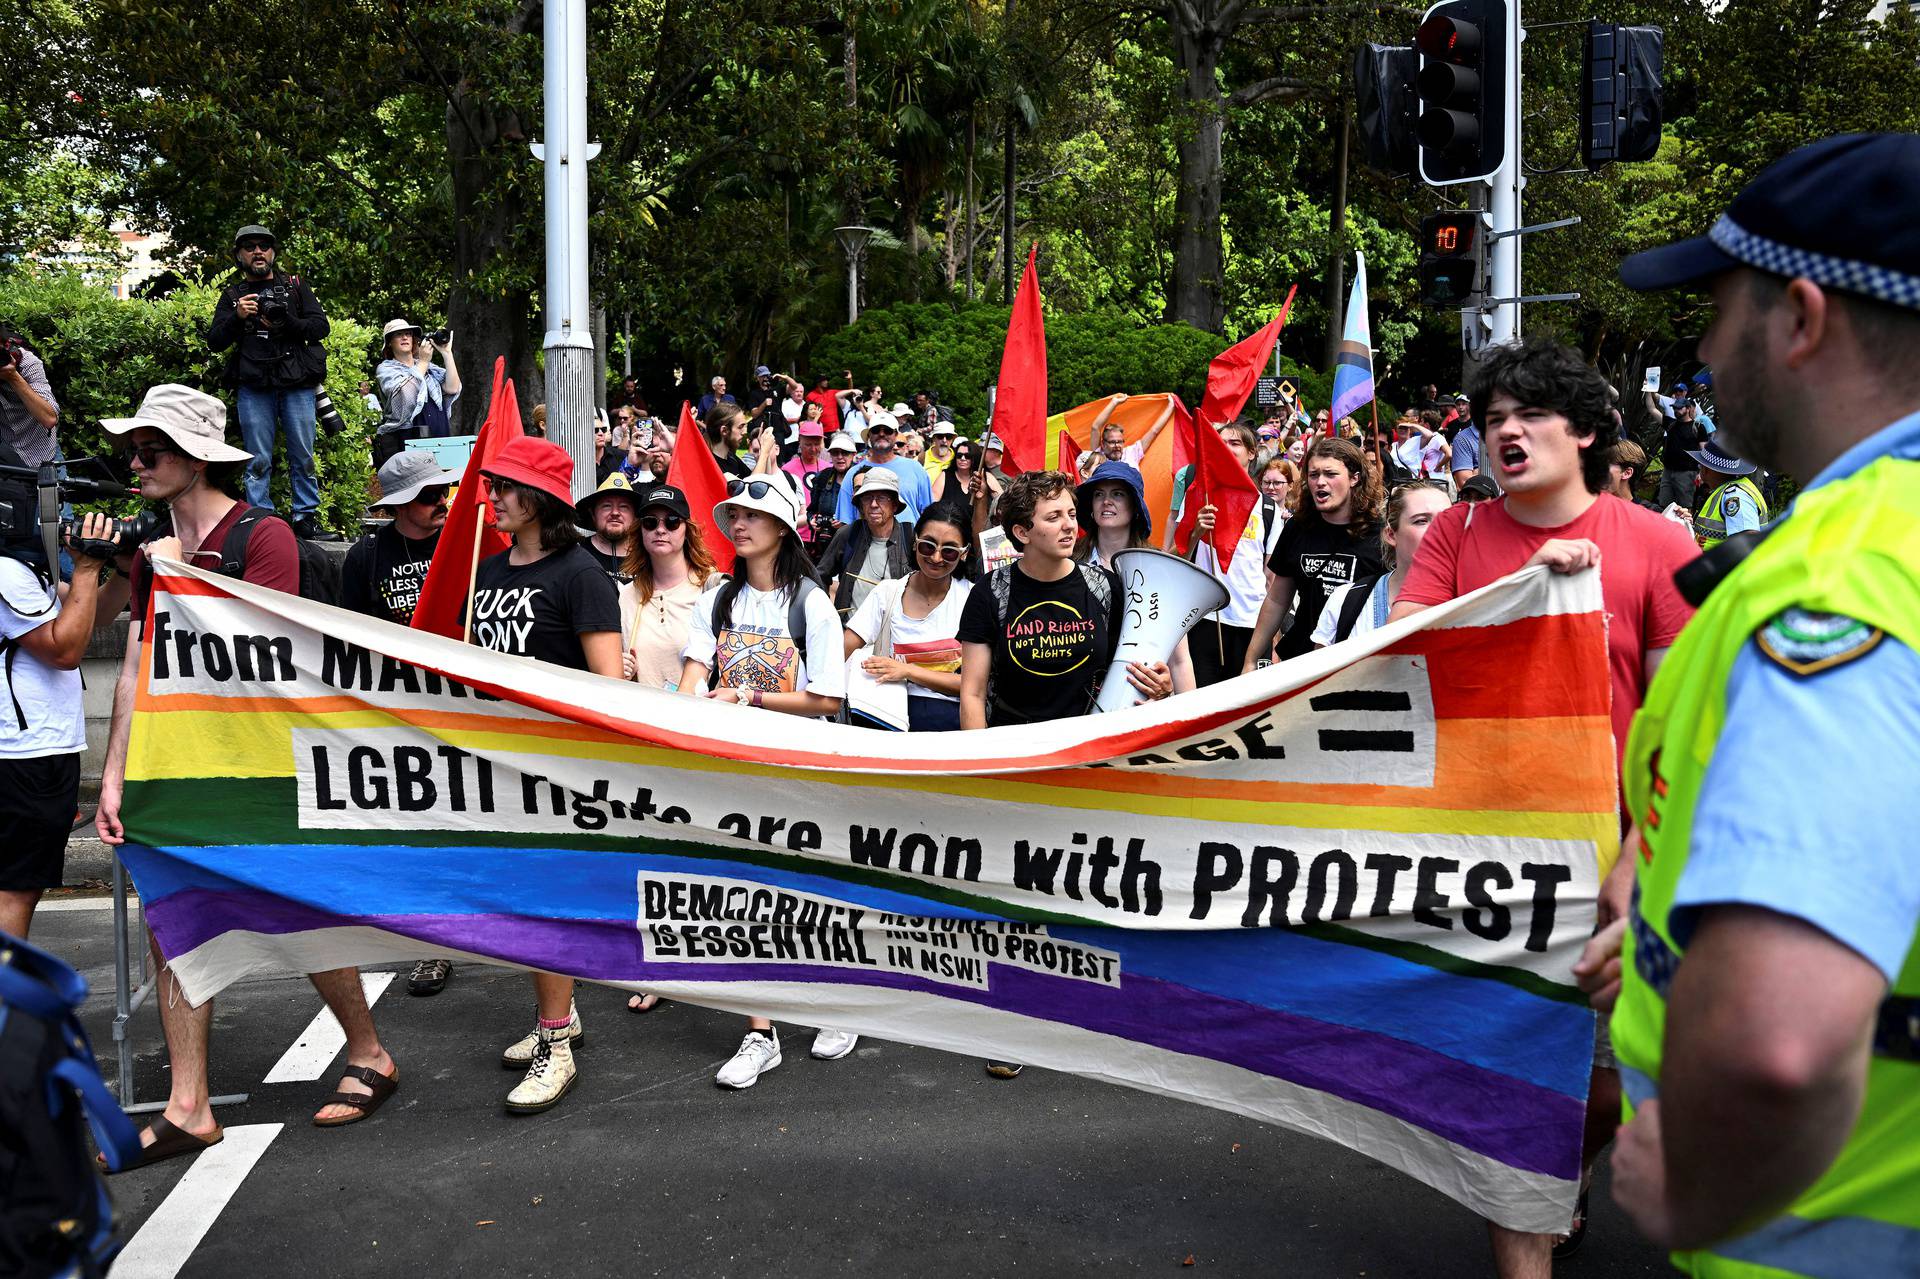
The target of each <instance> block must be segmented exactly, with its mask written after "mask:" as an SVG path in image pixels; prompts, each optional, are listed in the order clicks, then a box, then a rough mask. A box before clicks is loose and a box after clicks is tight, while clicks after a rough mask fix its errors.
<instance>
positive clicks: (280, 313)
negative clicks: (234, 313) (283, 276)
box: [253, 283, 293, 324]
mask: <svg viewBox="0 0 1920 1279" xmlns="http://www.w3.org/2000/svg"><path fill="white" fill-rule="evenodd" d="M253 297H254V301H255V303H256V304H258V306H259V308H260V309H259V311H258V312H257V314H258V315H259V317H260V320H261V322H262V323H264V324H284V323H285V322H286V319H287V311H288V306H289V304H290V303H291V302H292V300H293V290H292V289H290V288H288V287H287V286H286V285H284V284H278V283H275V284H269V285H266V286H265V287H263V288H262V289H261V290H260V291H259V292H258V293H256V294H254V295H253Z"/></svg>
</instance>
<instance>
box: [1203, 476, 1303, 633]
mask: <svg viewBox="0 0 1920 1279" xmlns="http://www.w3.org/2000/svg"><path fill="white" fill-rule="evenodd" d="M1263 506H1264V503H1263V502H1255V503H1254V504H1253V510H1252V511H1251V512H1249V513H1248V515H1247V527H1246V528H1245V529H1243V530H1242V531H1241V533H1240V540H1239V541H1238V542H1236V543H1234V547H1233V558H1232V559H1230V560H1228V561H1227V569H1226V572H1224V573H1223V572H1221V571H1220V562H1219V558H1218V557H1217V556H1216V555H1214V553H1213V543H1211V542H1209V541H1205V540H1203V539H1202V538H1201V536H1200V534H1199V532H1198V531H1196V532H1195V533H1194V535H1193V536H1194V541H1195V542H1196V543H1198V546H1199V549H1198V550H1197V551H1195V552H1194V557H1193V562H1194V563H1195V564H1197V565H1199V566H1200V567H1201V568H1204V569H1206V570H1207V571H1208V572H1209V573H1212V574H1213V575H1214V576H1215V577H1217V578H1219V579H1220V583H1221V585H1223V586H1225V587H1226V588H1227V595H1228V597H1229V598H1228V600H1227V606H1226V607H1225V608H1223V609H1221V610H1220V611H1219V613H1217V614H1215V616H1217V617H1218V618H1219V619H1220V624H1221V625H1222V626H1247V627H1250V626H1252V625H1253V624H1254V623H1255V622H1257V621H1259V620H1260V606H1261V605H1262V604H1264V603H1265V602H1266V599H1267V557H1268V556H1270V555H1271V554H1272V553H1273V544H1274V543H1275V542H1277V541H1279V540H1280V530H1281V529H1283V528H1285V527H1286V523H1287V522H1286V519H1285V518H1284V517H1285V515H1286V508H1285V507H1282V506H1279V505H1278V504H1276V505H1275V507H1274V514H1275V519H1274V521H1273V523H1272V524H1271V525H1269V524H1267V522H1266V521H1265V520H1264V519H1263V518H1262V516H1261V510H1262V507H1263ZM1177 522H1178V521H1176V523H1177Z"/></svg>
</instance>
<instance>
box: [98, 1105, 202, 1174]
mask: <svg viewBox="0 0 1920 1279" xmlns="http://www.w3.org/2000/svg"><path fill="white" fill-rule="evenodd" d="M148 1127H149V1128H150V1129H151V1131H152V1132H153V1144H152V1145H148V1146H142V1147H141V1148H140V1157H139V1158H138V1159H135V1160H134V1161H133V1162H132V1163H130V1164H128V1165H127V1166H126V1167H125V1168H109V1167H107V1157H106V1156H105V1155H95V1156H94V1157H93V1160H94V1162H95V1163H96V1164H98V1165H99V1167H100V1170H101V1171H102V1172H104V1173H106V1174H107V1175H108V1176H113V1175H114V1174H116V1173H122V1172H132V1171H133V1170H134V1169H135V1168H151V1167H153V1165H155V1164H162V1163H165V1162H166V1161H167V1160H169V1159H178V1158H179V1157H180V1156H181V1155H197V1154H199V1153H200V1152H201V1151H203V1150H206V1149H207V1148H209V1147H211V1146H217V1145H219V1144H220V1143H221V1142H222V1141H224V1140H225V1139H226V1136H227V1134H226V1132H225V1131H224V1130H222V1129H220V1128H215V1129H214V1130H213V1135H212V1136H211V1137H202V1136H200V1135H199V1134H197V1133H191V1132H188V1131H187V1130H186V1129H185V1128H182V1127H180V1126H178V1125H177V1124H175V1123H174V1122H173V1121H172V1120H171V1119H168V1118H167V1117H166V1116H165V1115H155V1116H154V1117H153V1123H151V1124H150V1125H148Z"/></svg>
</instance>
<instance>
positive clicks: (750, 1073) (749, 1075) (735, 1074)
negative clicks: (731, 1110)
mask: <svg viewBox="0 0 1920 1279" xmlns="http://www.w3.org/2000/svg"><path fill="white" fill-rule="evenodd" d="M779 1064H780V1032H779V1031H777V1030H771V1029H769V1030H764V1031H762V1030H749V1031H748V1032H747V1037H746V1038H745V1039H742V1040H741V1041H740V1051H739V1052H737V1053H735V1054H734V1055H733V1060H731V1061H729V1062H728V1063H727V1064H726V1065H724V1066H722V1067H720V1073H719V1074H717V1075H715V1076H714V1077H713V1082H714V1083H716V1084H719V1085H720V1086H721V1087H722V1088H751V1087H753V1085H754V1084H755V1083H756V1082H758V1080H759V1078H760V1076H762V1075H764V1074H766V1073H767V1072H768V1071H769V1070H772V1069H773V1068H774V1067H775V1066H778V1065H779Z"/></svg>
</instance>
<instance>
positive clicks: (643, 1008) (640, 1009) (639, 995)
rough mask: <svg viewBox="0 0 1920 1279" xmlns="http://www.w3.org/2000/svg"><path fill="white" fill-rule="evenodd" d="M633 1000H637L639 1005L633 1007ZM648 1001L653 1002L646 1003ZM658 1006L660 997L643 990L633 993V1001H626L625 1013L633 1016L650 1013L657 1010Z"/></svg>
mask: <svg viewBox="0 0 1920 1279" xmlns="http://www.w3.org/2000/svg"><path fill="white" fill-rule="evenodd" d="M634 999H637V1000H639V1001H640V1003H639V1004H638V1005H635V1003H634V1002H633V1000H634ZM649 999H651V1000H652V1001H653V1002H652V1003H648V1002H647V1000H649ZM659 1006H660V996H658V995H655V994H652V993H651V992H648V991H644V990H636V991H634V992H633V999H629V1000H628V1001H627V1011H628V1012H630V1013H634V1014H642V1013H650V1012H652V1011H653V1010H654V1009H656V1008H658V1007H659Z"/></svg>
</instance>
